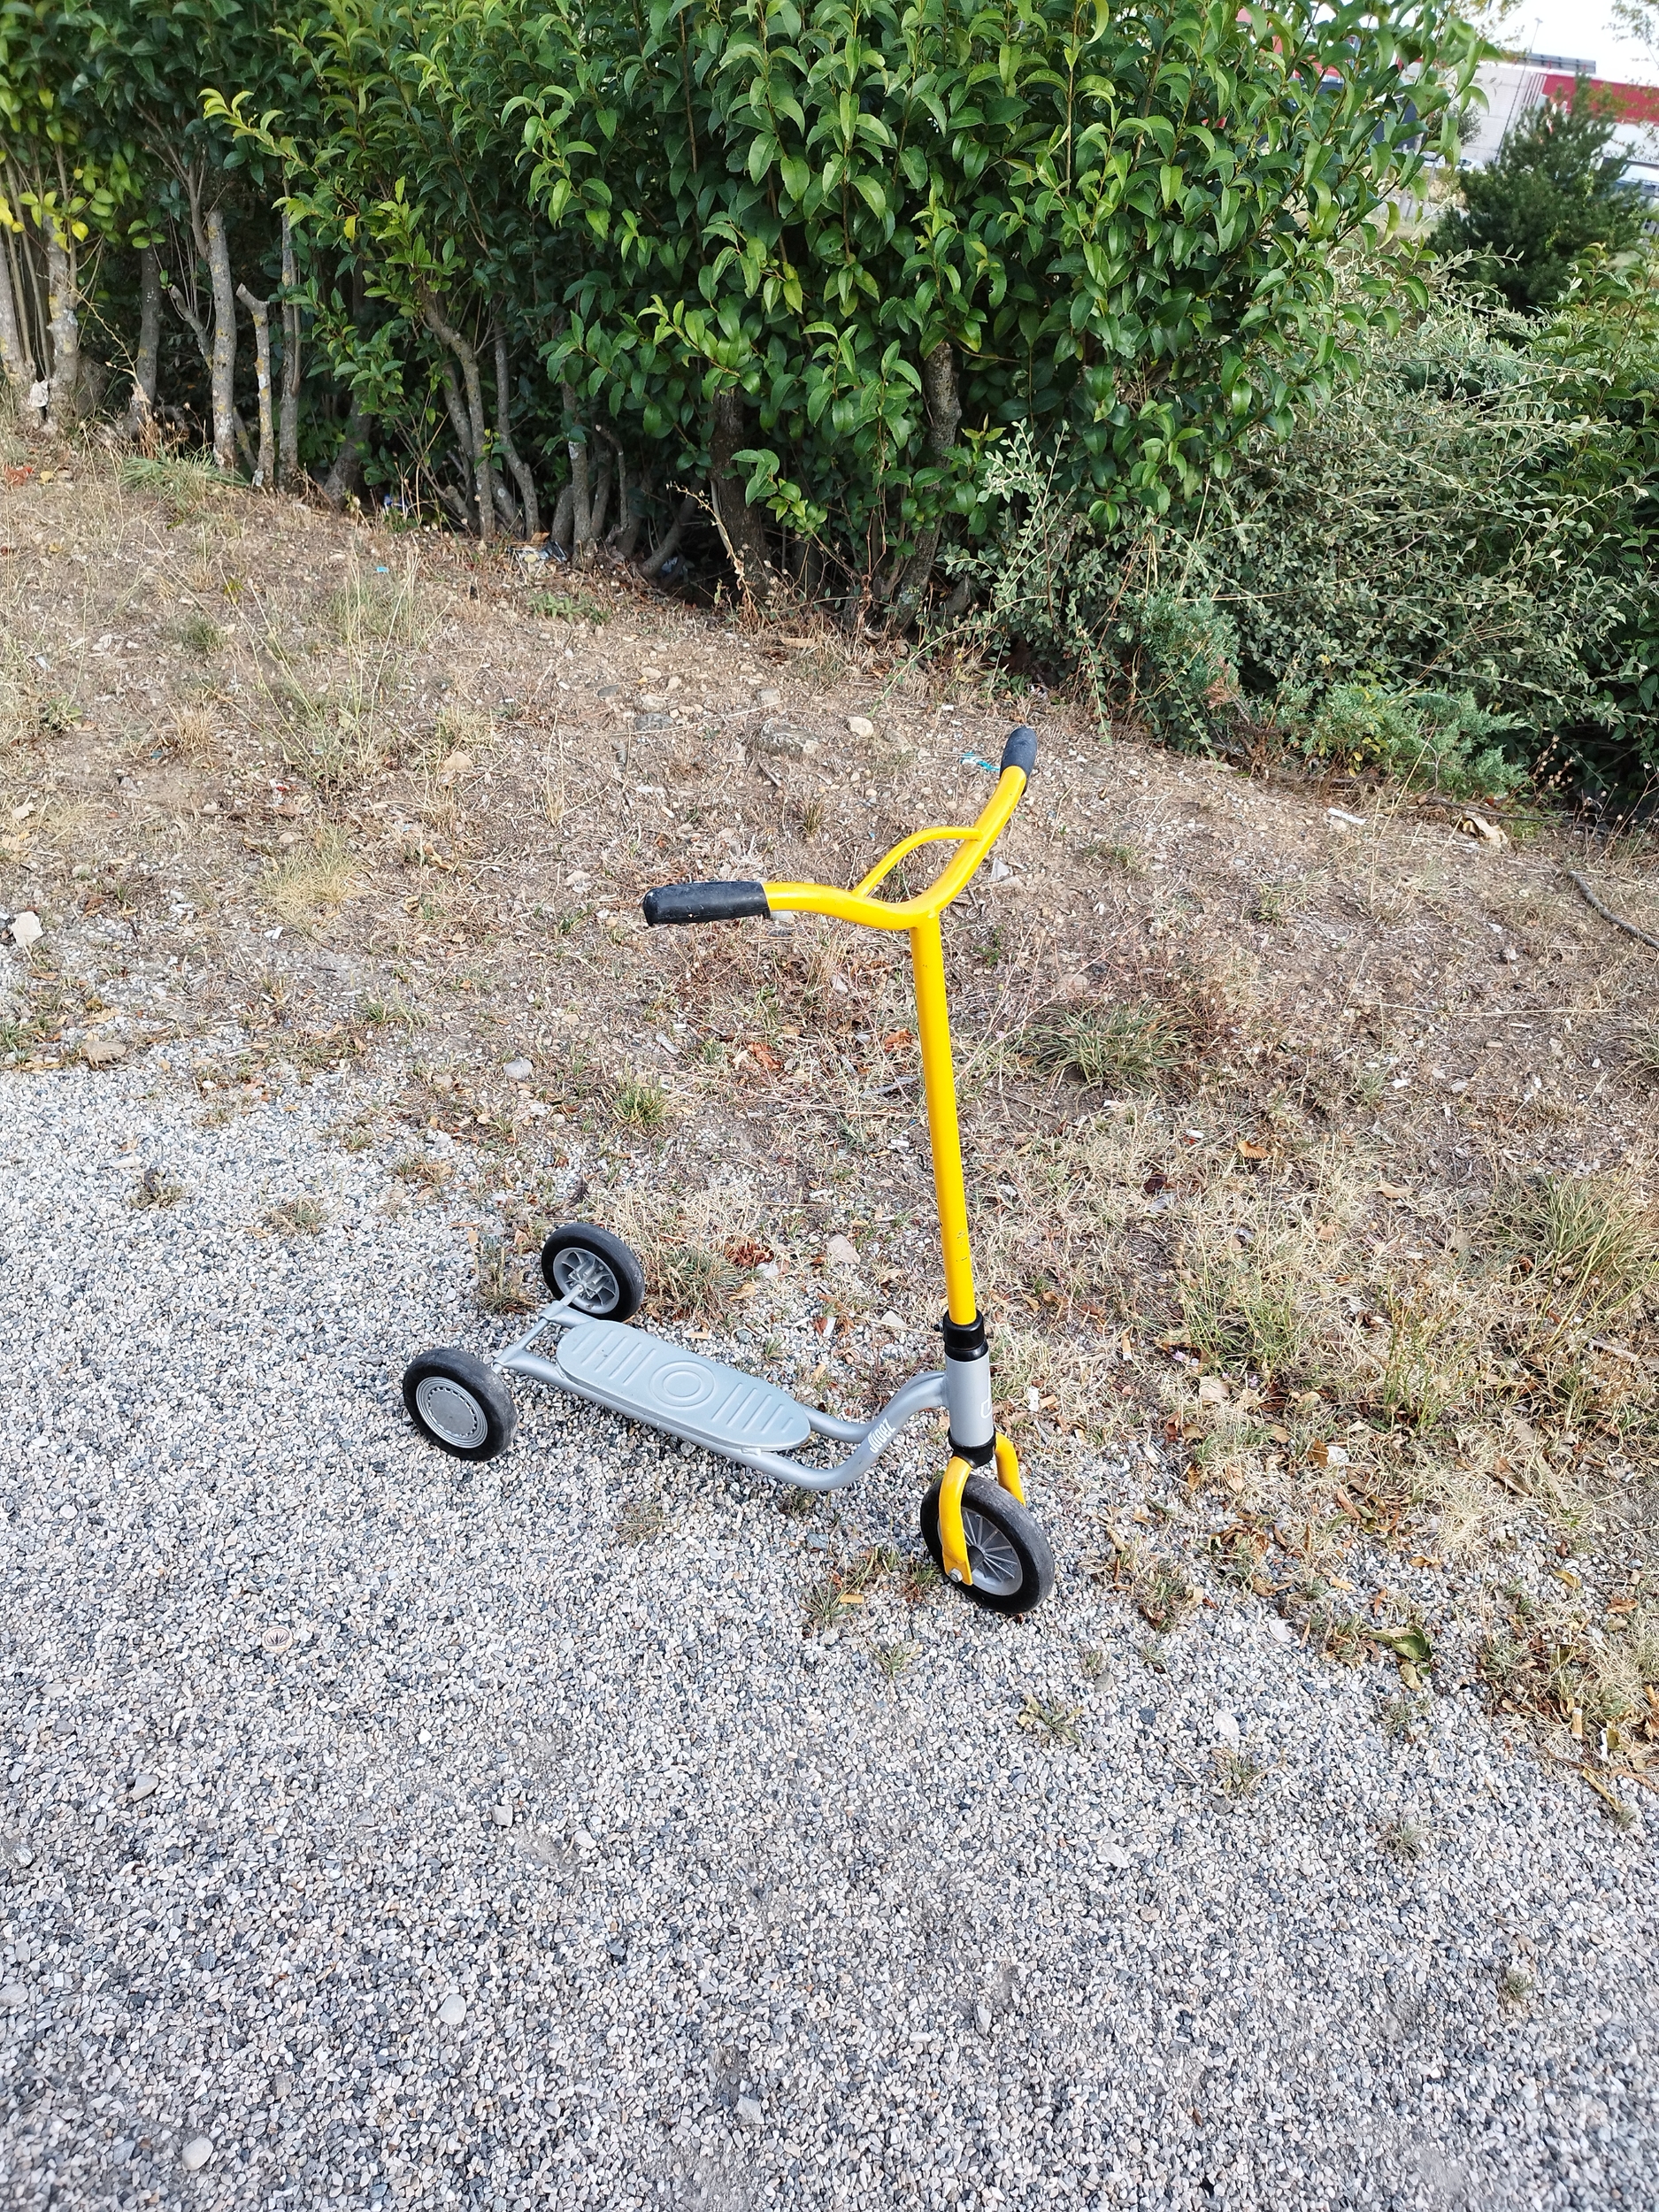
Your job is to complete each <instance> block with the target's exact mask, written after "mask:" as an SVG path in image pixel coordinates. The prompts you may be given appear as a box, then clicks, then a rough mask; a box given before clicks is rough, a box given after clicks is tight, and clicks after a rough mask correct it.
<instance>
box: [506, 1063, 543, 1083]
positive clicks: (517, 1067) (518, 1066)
mask: <svg viewBox="0 0 1659 2212" xmlns="http://www.w3.org/2000/svg"><path fill="white" fill-rule="evenodd" d="M502 1073H503V1075H504V1076H505V1077H506V1079H507V1080H508V1081H509V1082H510V1083H527V1082H528V1081H529V1080H530V1078H531V1077H532V1076H533V1075H534V1073H535V1070H534V1068H533V1067H532V1066H531V1064H530V1063H529V1061H528V1060H509V1061H508V1063H507V1064H506V1066H505V1067H504V1068H503V1070H502Z"/></svg>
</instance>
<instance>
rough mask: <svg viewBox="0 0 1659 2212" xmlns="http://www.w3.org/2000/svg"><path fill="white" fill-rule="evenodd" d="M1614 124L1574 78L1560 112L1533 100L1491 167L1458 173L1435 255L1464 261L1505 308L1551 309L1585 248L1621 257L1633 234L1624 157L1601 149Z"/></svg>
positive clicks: (1639, 213) (1633, 203)
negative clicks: (1452, 202)
mask: <svg viewBox="0 0 1659 2212" xmlns="http://www.w3.org/2000/svg"><path fill="white" fill-rule="evenodd" d="M1614 122H1615V118H1614V117H1613V116H1612V115H1611V114H1610V113H1608V112H1606V111H1603V110H1602V109H1601V107H1600V106H1598V104H1596V101H1595V100H1594V96H1592V94H1591V93H1590V91H1589V89H1588V88H1587V87H1586V85H1585V84H1584V83H1583V82H1582V81H1580V83H1579V86H1578V90H1577V92H1576V93H1575V94H1574V96H1573V101H1572V104H1571V107H1570V108H1568V107H1563V106H1561V105H1560V104H1557V103H1556V102H1554V101H1550V100H1545V101H1541V102H1540V104H1539V105H1538V106H1536V107H1535V108H1533V109H1532V110H1531V111H1529V112H1528V113H1527V114H1526V115H1525V116H1524V117H1523V118H1522V119H1521V120H1520V121H1519V122H1518V123H1517V124H1516V125H1515V126H1514V127H1513V128H1512V129H1511V130H1510V131H1509V133H1508V134H1507V135H1506V136H1505V138H1504V141H1503V143H1502V146H1501V147H1500V148H1499V150H1498V155H1497V158H1496V159H1495V160H1494V161H1493V162H1492V163H1491V164H1490V165H1488V166H1487V167H1486V168H1484V169H1466V170H1465V171H1464V172H1463V175H1462V177H1461V179H1460V187H1461V188H1460V191H1459V195H1458V196H1459V200H1460V203H1461V204H1459V205H1457V206H1455V207H1452V208H1449V209H1448V211H1447V212H1446V214H1445V215H1444V216H1443V217H1442V218H1441V219H1440V224H1439V226H1438V227H1437V228H1436V230H1435V233H1434V245H1435V248H1436V250H1438V251H1439V252H1440V253H1444V254H1456V255H1463V256H1466V257H1467V259H1466V261H1465V263H1464V267H1465V269H1466V272H1467V273H1468V275H1469V276H1470V277H1471V279H1472V280H1474V281H1476V282H1478V283H1480V284H1483V285H1486V286H1488V287H1490V288H1491V289H1492V290H1494V291H1495V292H1498V293H1500V294H1501V295H1502V297H1503V298H1504V299H1505V300H1506V301H1507V302H1508V303H1509V305H1510V306H1511V307H1513V308H1517V309H1526V308H1540V307H1553V306H1554V305H1555V302H1556V301H1557V300H1559V299H1560V298H1561V296H1562V295H1563V293H1564V292H1565V291H1566V289H1567V287H1568V285H1569V283H1570V282H1571V279H1572V273H1573V267H1574V265H1575V263H1576V262H1577V261H1578V259H1579V257H1580V256H1581V255H1583V254H1584V253H1585V251H1586V250H1587V249H1588V248H1589V247H1592V246H1600V247H1601V248H1602V249H1603V250H1604V251H1606V252H1609V253H1623V252H1625V251H1627V250H1629V249H1630V248H1631V247H1632V246H1634V244H1635V243H1636V241H1637V239H1638V238H1639V237H1640V234H1641V227H1642V222H1643V209H1642V200H1641V195H1640V192H1639V191H1638V190H1637V188H1635V187H1634V186H1633V185H1627V184H1624V183H1622V182H1621V181H1620V180H1621V178H1622V177H1623V174H1624V156H1623V155H1622V154H1621V153H1618V152H1617V151H1609V145H1610V142H1611V140H1612V136H1613V127H1614Z"/></svg>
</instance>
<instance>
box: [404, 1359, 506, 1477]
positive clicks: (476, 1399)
mask: <svg viewBox="0 0 1659 2212" xmlns="http://www.w3.org/2000/svg"><path fill="white" fill-rule="evenodd" d="M403 1403H404V1405H405V1406H406V1407H407V1408H408V1410H409V1417H410V1419H411V1421H412V1422H413V1423H414V1425H415V1426H416V1427H417V1428H418V1429H419V1431H420V1433H421V1434H422V1435H423V1436H424V1437H425V1438H426V1441H427V1443H429V1444H435V1445H436V1446H437V1447H438V1448H439V1450H440V1451H443V1452H448V1453H449V1454H450V1455H451V1456H452V1457H454V1458H456V1459H494V1458H495V1455H496V1454H497V1453H498V1452H504V1451H505V1450H506V1448H507V1447H508V1445H509V1444H511V1442H512V1432H513V1429H514V1427H515V1426H516V1425H517V1423H518V1409H517V1408H516V1407H515V1406H514V1404H513V1402H512V1393H511V1391H510V1390H509V1389H508V1387H507V1386H506V1384H505V1383H504V1382H503V1380H502V1379H501V1377H500V1376H499V1375H498V1374H497V1373H496V1372H495V1369H494V1368H493V1367H487V1366H486V1365H485V1364H484V1363H483V1361H482V1360H481V1359H479V1358H477V1357H475V1356H474V1355H473V1354H472V1353H471V1352H462V1351H457V1349H456V1348H455V1347H454V1346H453V1345H448V1344H445V1345H441V1346H439V1348H437V1349H436V1350H435V1351H431V1352H422V1353H421V1355H420V1356H419V1358H418V1359H411V1361H410V1363H409V1364H408V1366H407V1367H405V1368H404V1370H403Z"/></svg>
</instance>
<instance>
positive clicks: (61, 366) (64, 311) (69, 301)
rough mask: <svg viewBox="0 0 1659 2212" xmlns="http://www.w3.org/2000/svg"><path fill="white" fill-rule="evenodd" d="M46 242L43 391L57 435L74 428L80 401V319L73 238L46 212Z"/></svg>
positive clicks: (71, 234) (49, 212) (44, 224)
mask: <svg viewBox="0 0 1659 2212" xmlns="http://www.w3.org/2000/svg"><path fill="white" fill-rule="evenodd" d="M41 233H42V236H43V237H44V239H45V241H46V285H47V295H46V303H47V312H48V318H49V319H48V322H47V326H46V327H47V330H48V332H49V334H50V338H51V342H52V365H51V375H50V382H49V385H48V388H47V398H46V417H47V424H48V426H49V427H50V429H52V430H54V431H56V432H58V434H59V435H61V434H64V433H65V432H66V431H68V430H70V429H72V428H73V426H74V420H75V413H76V410H77V407H78V405H79V403H80V397H81V318H80V317H79V315H77V314H76V312H75V305H76V301H77V299H78V297H79V293H80V287H79V283H78V281H77V277H76V271H75V242H74V237H73V233H72V232H70V231H68V230H67V229H65V228H64V227H62V226H60V225H59V223H58V219H57V217H56V216H55V215H54V214H53V213H52V212H51V211H50V208H49V209H47V210H46V211H45V212H44V214H43V215H42V219H41Z"/></svg>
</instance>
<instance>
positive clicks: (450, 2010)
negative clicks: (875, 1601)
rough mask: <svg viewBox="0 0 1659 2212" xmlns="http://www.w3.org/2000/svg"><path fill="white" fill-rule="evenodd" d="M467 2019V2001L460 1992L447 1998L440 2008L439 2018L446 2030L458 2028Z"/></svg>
mask: <svg viewBox="0 0 1659 2212" xmlns="http://www.w3.org/2000/svg"><path fill="white" fill-rule="evenodd" d="M465 2017H466V1999H465V1997H463V1996H462V1995H460V1993H458V1992H455V1993H451V1994H450V1995H449V1996H448V1997H446V1998H445V1999H444V2001H443V2002H442V2004H441V2005H440V2006H439V2007H438V2018H439V2020H440V2021H441V2022H442V2024H443V2025H444V2026H445V2027H446V2028H458V2027H459V2026H460V2024H461V2023H462V2021H463V2020H465Z"/></svg>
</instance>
